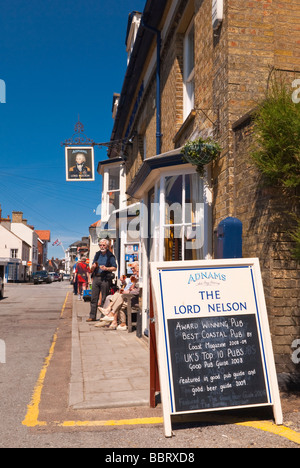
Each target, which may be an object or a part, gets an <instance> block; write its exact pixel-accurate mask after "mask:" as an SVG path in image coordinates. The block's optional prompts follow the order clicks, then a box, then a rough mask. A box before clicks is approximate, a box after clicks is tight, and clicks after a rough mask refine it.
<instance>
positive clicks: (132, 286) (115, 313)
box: [96, 262, 140, 331]
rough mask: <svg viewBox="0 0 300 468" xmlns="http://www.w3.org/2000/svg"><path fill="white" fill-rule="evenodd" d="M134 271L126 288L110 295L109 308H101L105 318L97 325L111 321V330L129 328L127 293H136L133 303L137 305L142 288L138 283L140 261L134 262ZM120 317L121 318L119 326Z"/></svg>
mask: <svg viewBox="0 0 300 468" xmlns="http://www.w3.org/2000/svg"><path fill="white" fill-rule="evenodd" d="M132 272H133V276H131V278H130V282H129V283H128V285H127V286H126V287H125V289H121V290H120V292H119V293H116V294H114V295H113V296H111V297H110V304H109V306H108V308H107V309H104V308H101V307H100V308H99V310H100V312H102V314H104V318H102V319H101V320H100V324H98V325H96V327H103V326H105V325H106V324H109V323H111V325H110V327H109V330H116V329H118V330H124V331H125V330H127V325H126V313H125V310H126V309H127V301H126V294H134V296H135V297H134V298H132V305H136V304H137V303H138V301H139V293H140V288H139V285H138V280H139V278H138V274H139V265H138V262H134V263H133V265H132ZM118 318H119V320H120V325H119V326H118Z"/></svg>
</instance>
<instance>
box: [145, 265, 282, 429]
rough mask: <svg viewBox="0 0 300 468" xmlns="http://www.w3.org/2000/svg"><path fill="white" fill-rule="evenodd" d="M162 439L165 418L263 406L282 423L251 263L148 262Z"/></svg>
mask: <svg viewBox="0 0 300 468" xmlns="http://www.w3.org/2000/svg"><path fill="white" fill-rule="evenodd" d="M151 281H152V286H153V287H152V291H153V299H154V301H153V302H154V307H155V315H156V320H155V321H156V331H157V343H158V364H159V374H160V388H161V397H162V403H163V412H164V425H165V435H166V437H171V436H172V424H171V416H172V415H178V414H189V413H200V412H207V411H218V410H220V411H221V410H229V409H239V408H251V407H259V406H270V407H272V408H273V412H274V417H275V422H276V423H277V424H282V422H283V417H282V409H281V402H280V396H279V389H278V382H277V375H276V369H275V363H274V355H273V349H272V343H271V336H270V329H269V322H268V316H267V309H266V303H265V298H264V290H263V283H262V278H261V271H260V266H259V261H258V259H238V260H209V261H197V262H195V261H192V262H163V263H152V264H151Z"/></svg>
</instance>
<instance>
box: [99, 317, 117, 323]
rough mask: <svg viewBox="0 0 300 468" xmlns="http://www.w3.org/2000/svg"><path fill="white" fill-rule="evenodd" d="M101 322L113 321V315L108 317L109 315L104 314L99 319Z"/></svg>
mask: <svg viewBox="0 0 300 468" xmlns="http://www.w3.org/2000/svg"><path fill="white" fill-rule="evenodd" d="M100 321H101V322H113V321H114V318H113V317H110V316H109V315H105V317H102V318H101V319H100Z"/></svg>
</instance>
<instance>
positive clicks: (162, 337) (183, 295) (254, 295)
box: [150, 258, 283, 437]
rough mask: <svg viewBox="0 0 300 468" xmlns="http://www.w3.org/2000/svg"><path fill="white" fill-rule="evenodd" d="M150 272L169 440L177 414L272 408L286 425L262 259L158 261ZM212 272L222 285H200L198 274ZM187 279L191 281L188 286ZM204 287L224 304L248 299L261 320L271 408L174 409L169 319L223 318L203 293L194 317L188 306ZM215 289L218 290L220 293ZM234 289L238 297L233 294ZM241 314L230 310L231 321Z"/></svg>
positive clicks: (204, 282)
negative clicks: (270, 326) (261, 268)
mask: <svg viewBox="0 0 300 468" xmlns="http://www.w3.org/2000/svg"><path fill="white" fill-rule="evenodd" d="M150 270H151V281H152V285H153V287H152V290H153V304H154V310H155V321H156V334H157V348H158V364H159V375H160V386H161V398H162V405H163V415H164V428H165V436H166V437H172V422H171V416H172V415H176V414H189V413H203V412H208V411H209V412H211V411H221V410H232V409H241V408H251V407H258V406H271V407H272V408H273V414H274V419H275V423H276V424H278V425H282V424H283V414H282V408H281V401H280V394H279V388H278V380H277V374H276V367H275V361H274V353H273V348H272V342H271V334H270V328H269V321H268V315H267V308H266V302H265V296H264V289H263V283H262V277H261V270H260V264H259V260H258V259H257V258H253V259H232V260H231V259H229V260H228V259H226V260H205V261H187V262H159V263H155V262H154V263H150ZM208 271H209V272H211V273H212V275H213V276H211V277H210V278H216V279H217V280H216V281H214V280H209V281H206V280H203V281H202V282H201V281H200V283H197V281H196V280H197V279H198V278H199V277H198V276H196V275H197V274H199V273H201V272H208ZM205 274H207V273H205ZM218 275H220V276H218ZM202 277H203V274H202ZM204 277H205V276H204ZM224 277H225V279H226V278H227V280H225V281H223V284H221V283H222V278H223V279H224ZM187 279H189V282H188V281H187ZM194 280H195V281H194ZM226 282H227V284H226ZM215 283H216V284H218V285H216V284H215ZM199 284H201V288H200V290H201V289H202V290H203V291H206V290H207V291H209V293H208V295H207V297H208V296H209V295H210V294H211V293H212V291H216V293H215V297H217V298H221V296H222V299H224V302H225V304H227V305H228V304H229V303H230V298H231V300H232V301H237V302H234V304H235V303H237V304H242V303H244V302H243V301H241V297H243V298H244V299H246V301H247V302H245V304H247V305H248V304H249V310H251V313H248V312H247V315H253V316H254V315H255V317H256V325H257V329H258V336H259V345H260V351H261V357H262V360H261V361H262V362H261V363H260V364H261V367H262V368H263V371H264V378H265V387H266V394H267V397H268V403H263V404H249V405H242V406H234V405H233V406H229V407H224V408H223V407H222V408H220V407H218V408H209V409H197V410H193V411H190V410H189V411H186V412H185V411H182V410H181V411H180V412H178V411H176V407H174V387H173V386H174V381H173V372H172V365H171V357H170V355H171V353H170V336H169V333H168V320H171V319H174V318H176V319H178V320H181V319H182V318H185V319H187V318H191V320H192V319H193V318H195V317H196V315H193V313H194V314H197V317H201V318H204V317H205V318H207V317H217V316H220V312H221V311H220V310H215V309H214V308H213V306H212V305H211V302H210V299H207V298H205V294H204V293H201V294H202V296H198V301H199V297H200V298H202V299H200V300H201V311H200V312H199V308H200V307H199V308H195V310H194V312H193V310H192V309H191V306H189V307H190V309H189V308H188V307H187V304H189V303H190V302H193V299H194V303H195V298H196V297H197V296H196V294H199V287H198V285H199ZM206 288H208V289H206ZM216 288H218V291H217V290H216ZM233 290H234V294H232V292H233ZM239 291H240V292H239ZM211 297H212V296H211ZM239 298H240V299H239ZM239 300H240V301H241V302H239ZM178 301H180V302H178ZM175 304H177V306H180V308H179V307H176V306H175ZM197 304H199V302H197ZM220 307H221V306H219V308H220ZM227 308H229V307H227ZM225 309H226V306H225ZM185 310H187V311H188V310H189V312H187V314H188V315H186V312H185ZM208 310H209V312H208ZM234 310H235V309H234ZM225 313H226V312H224V307H223V311H222V314H221V315H223V316H224V315H225ZM241 313H243V311H242V312H241V311H235V312H234V311H231V312H230V314H228V316H230V317H232V316H234V315H240V314H241ZM181 314H183V315H181ZM182 323H183V322H182ZM199 375H201V372H199Z"/></svg>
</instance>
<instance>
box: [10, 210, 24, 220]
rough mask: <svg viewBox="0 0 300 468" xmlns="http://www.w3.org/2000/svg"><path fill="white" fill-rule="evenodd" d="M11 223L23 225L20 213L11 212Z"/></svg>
mask: <svg viewBox="0 0 300 468" xmlns="http://www.w3.org/2000/svg"><path fill="white" fill-rule="evenodd" d="M12 223H23V213H22V211H13V212H12Z"/></svg>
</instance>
